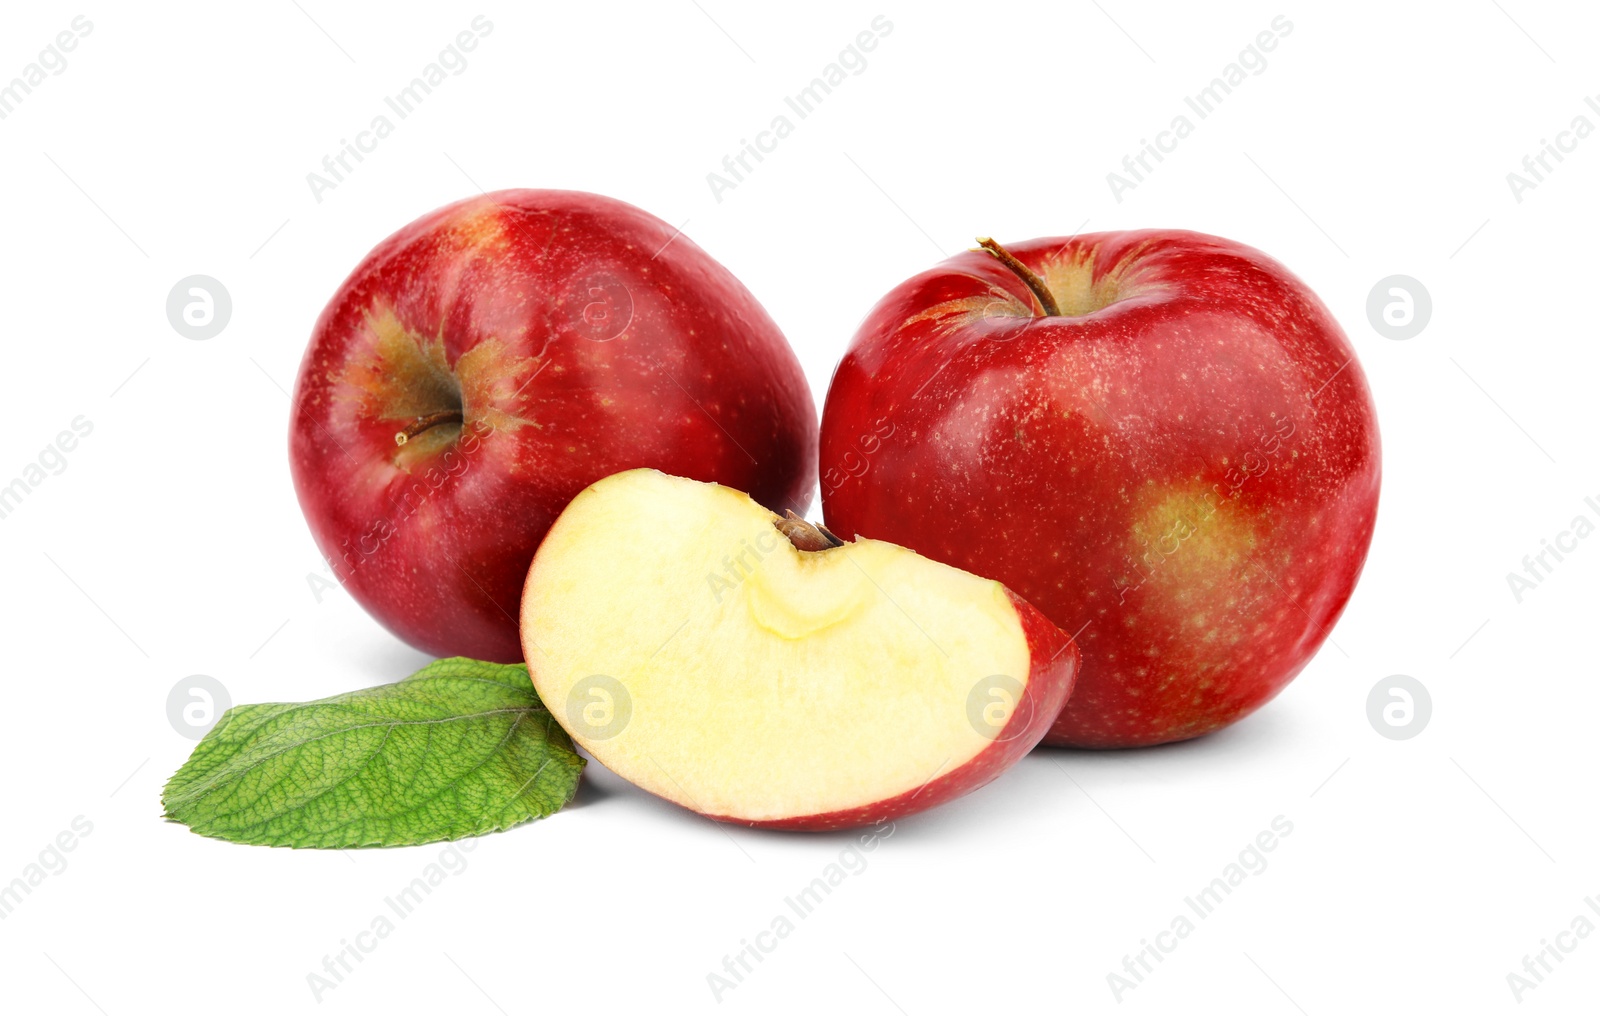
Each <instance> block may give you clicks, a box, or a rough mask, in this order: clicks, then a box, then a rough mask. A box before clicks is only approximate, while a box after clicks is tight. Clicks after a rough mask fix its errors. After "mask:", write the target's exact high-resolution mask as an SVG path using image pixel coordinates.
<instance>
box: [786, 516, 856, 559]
mask: <svg viewBox="0 0 1600 1016" xmlns="http://www.w3.org/2000/svg"><path fill="white" fill-rule="evenodd" d="M772 524H773V525H774V526H776V527H777V529H778V532H780V533H782V534H783V535H784V536H787V537H788V538H789V542H790V543H792V544H794V545H795V548H796V549H798V550H805V551H813V552H815V551H819V550H832V549H833V548H835V547H842V546H844V541H843V540H841V539H839V538H838V537H837V536H834V535H833V534H832V533H830V532H828V527H827V526H824V525H822V524H820V523H812V522H807V521H806V520H805V519H803V518H801V517H800V516H798V515H796V514H795V513H794V512H792V511H787V510H785V511H784V513H783V518H781V519H773V520H772Z"/></svg>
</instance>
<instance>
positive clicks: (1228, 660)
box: [821, 230, 1379, 747]
mask: <svg viewBox="0 0 1600 1016" xmlns="http://www.w3.org/2000/svg"><path fill="white" fill-rule="evenodd" d="M980 242H981V243H983V245H984V246H983V248H982V249H979V250H975V251H969V252H965V253H962V254H959V255H957V256H956V257H953V258H951V259H949V260H948V261H946V262H944V263H943V264H941V265H939V266H938V267H936V268H933V269H932V270H930V271H927V272H924V273H922V274H921V275H918V276H916V277H914V278H912V279H910V280H908V281H907V282H905V283H903V284H902V285H900V286H899V287H898V288H896V289H895V290H893V291H892V292H891V293H889V295H888V296H886V297H884V299H883V300H882V301H880V302H879V303H878V305H877V306H876V307H875V308H873V310H872V312H871V313H870V314H869V315H868V317H867V319H866V321H865V323H864V324H863V325H862V326H861V329H860V331H859V332H858V333H857V334H856V337H855V340H854V342H853V343H852V345H851V347H850V350H849V353H848V354H847V355H846V356H845V358H844V361H843V362H842V363H841V364H840V366H839V369H838V372H837V373H836V374H835V376H834V380H833V383H832V387H831V388H830V389H829V392H828V398H827V403H826V406H825V408H824V412H823V422H822V448H821V461H822V466H823V472H822V500H823V510H824V515H825V519H826V521H827V524H828V525H829V526H830V527H831V528H832V529H833V530H834V531H835V532H837V533H839V534H840V535H841V536H850V535H854V534H860V535H862V536H866V537H871V538H873V539H877V540H887V541H890V542H893V543H898V544H902V545H904V546H906V547H909V548H911V549H913V550H915V551H917V552H918V553H920V554H924V555H926V556H928V557H932V558H935V559H937V560H941V561H945V562H947V563H949V564H952V565H955V566H956V567H958V568H963V569H966V570H968V571H971V572H976V573H977V574H980V575H984V576H988V577H990V578H994V579H997V580H999V581H1000V582H1003V583H1005V585H1007V586H1008V587H1010V588H1011V589H1013V590H1015V591H1016V593H1017V594H1018V595H1019V596H1021V597H1023V598H1024V599H1026V600H1028V601H1029V602H1031V603H1033V604H1034V605H1035V606H1037V607H1038V608H1039V609H1040V610H1042V611H1043V612H1044V613H1045V615H1046V616H1047V617H1049V618H1050V619H1051V620H1052V621H1054V622H1055V623H1056V624H1057V625H1059V626H1061V627H1062V628H1063V629H1065V630H1066V631H1068V632H1073V633H1076V636H1077V640H1078V643H1079V645H1080V647H1081V648H1082V652H1083V670H1082V674H1081V676H1080V677H1079V679H1078V683H1077V688H1076V690H1075V691H1074V693H1073V695H1072V698H1071V699H1070V700H1069V701H1068V702H1067V704H1066V707H1065V708H1064V709H1063V711H1062V713H1061V715H1060V717H1059V718H1058V719H1057V720H1056V723H1055V725H1054V726H1053V727H1052V728H1051V731H1050V733H1049V735H1048V736H1047V737H1046V738H1045V740H1044V743H1045V744H1054V745H1071V746H1080V747H1126V746H1136V745H1151V744H1160V743H1162V742H1166V741H1176V740H1181V739H1184V738H1190V737H1196V736H1198V735H1201V734H1205V733H1207V732H1209V731H1213V730H1216V729H1218V728H1220V727H1223V726H1226V725H1228V724H1230V723H1232V722H1234V721H1235V720H1237V719H1239V718H1240V717H1243V716H1245V715H1246V714H1248V713H1250V712H1251V711H1252V710H1254V709H1256V708H1257V707H1259V706H1260V705H1262V704H1263V703H1264V702H1266V701H1267V700H1268V699H1270V698H1272V697H1273V696H1274V695H1276V694H1277V693H1278V692H1279V691H1280V690H1282V688H1283V687H1284V685H1285V684H1287V683H1288V682H1289V680H1290V679H1291V678H1293V677H1294V676H1295V675H1296V674H1297V673H1299V672H1300V670H1301V669H1302V668H1303V667H1304V666H1305V665H1306V663H1307V661H1309V660H1310V658H1311V656H1312V654H1313V653H1315V652H1316V650H1317V648H1318V646H1320V645H1321V644H1322V641H1323V640H1324V639H1325V638H1327V635H1328V631H1329V628H1330V627H1331V626H1332V625H1333V623H1334V621H1335V620H1336V619H1337V618H1338V616H1339V613H1340V611H1341V610H1342V609H1343V608H1344V605H1345V602H1346V601H1347V600H1348V599H1349V597H1350V593H1351V590H1352V588H1353V587H1354V586H1355V582H1356V578H1357V576H1358V575H1359V574H1360V571H1361V566H1362V563H1363V561H1364V560H1365V558H1366V553H1367V545H1368V543H1369V542H1370V541H1371V537H1372V527H1373V520H1374V517H1375V515H1376V512H1377V504H1378V483H1379V449H1378V425H1377V418H1376V413H1375V410H1374V408H1373V404H1372V397H1371V395H1370V393H1369V392H1368V390H1367V384H1366V380H1365V379H1364V377H1363V376H1362V373H1361V368H1360V366H1359V365H1357V363H1356V362H1355V353H1354V352H1353V351H1352V349H1351V347H1350V343H1349V342H1348V341H1347V340H1346V339H1345V336H1344V334H1343V332H1341V331H1340V329H1339V326H1338V324H1337V323H1336V322H1335V321H1334V319H1333V317H1332V316H1331V315H1330V314H1329V313H1328V310H1327V308H1326V307H1324V306H1323V305H1322V303H1321V301H1319V300H1318V299H1317V297H1316V296H1315V294H1313V293H1312V292H1311V291H1310V290H1309V289H1308V288H1307V287H1306V286H1305V284H1304V283H1302V282H1301V281H1300V280H1299V279H1297V278H1296V277H1295V276H1294V275H1292V274H1290V272H1289V271H1288V270H1287V269H1286V268H1284V267H1283V266H1282V265H1280V264H1278V263H1277V262H1276V261H1274V260H1272V259H1271V258H1269V257H1267V256H1266V255H1264V254H1262V253H1260V252H1259V251H1256V250H1253V249H1251V248H1249V247H1246V246H1244V245H1242V244H1238V243H1234V242H1232V241H1229V240H1224V239H1220V238H1218V237H1213V236H1204V235H1201V234H1198V233H1189V232H1182V231H1175V230H1141V231H1136V232H1122V233H1098V234H1086V235H1082V236H1075V237H1053V238H1048V239H1040V240H1032V241H1029V242H1027V243H1021V244H1015V245H1012V246H1011V247H1010V248H1009V249H1007V248H1006V247H1003V246H1001V245H999V244H996V243H994V242H993V241H980Z"/></svg>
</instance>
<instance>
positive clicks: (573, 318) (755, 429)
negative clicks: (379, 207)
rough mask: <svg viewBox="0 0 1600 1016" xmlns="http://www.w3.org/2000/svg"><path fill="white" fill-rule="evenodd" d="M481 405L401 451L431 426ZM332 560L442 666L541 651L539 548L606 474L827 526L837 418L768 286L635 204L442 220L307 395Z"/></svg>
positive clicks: (305, 425)
mask: <svg viewBox="0 0 1600 1016" xmlns="http://www.w3.org/2000/svg"><path fill="white" fill-rule="evenodd" d="M452 408H458V409H459V410H460V411H461V416H462V420H461V421H460V423H454V422H449V421H447V422H445V423H442V424H439V425H436V426H433V427H432V428H431V429H427V430H425V431H423V432H422V433H419V434H416V435H415V436H412V437H410V439H409V440H408V441H407V443H406V444H405V445H404V446H401V445H399V444H397V441H396V435H397V433H399V432H401V431H403V430H405V429H406V428H407V426H408V425H410V424H413V423H415V422H416V421H417V420H418V418H419V417H422V416H432V415H434V414H437V413H440V412H446V413H448V412H449V411H450V410H451V409H452ZM289 445H290V465H291V468H292V472H293V475H294V482H295V488H296V490H297V492H298V494H299V498H300V505H301V508H302V509H303V510H304V512H305V516H306V520H307V522H308V523H309V524H310V526H311V531H312V534H313V536H314V537H315V538H316V542H317V546H318V547H319V549H320V550H321V551H322V554H323V555H324V557H325V558H326V559H327V560H328V562H329V564H330V566H331V567H332V568H333V571H334V573H335V575H336V576H337V577H338V578H339V580H340V581H341V582H342V583H343V584H344V586H345V588H346V589H348V590H349V591H350V593H351V595H352V596H354V597H355V598H356V600H357V601H358V602H360V603H361V604H362V606H364V607H365V608H366V609H367V610H368V611H369V612H371V613H372V615H373V616H374V617H376V618H377V619H378V620H379V621H380V622H381V623H382V624H383V625H384V626H385V627H386V628H388V629H389V630H390V631H392V632H393V633H394V634H396V635H398V636H399V637H400V638H402V639H404V640H405V641H406V642H409V643H410V644H411V645H413V646H415V647H417V648H418V649H421V650H423V651H425V652H428V653H431V654H433V655H435V656H457V655H461V656H471V657H474V658H477V659H485V660H496V661H501V662H516V661H520V660H521V659H522V652H521V648H520V645H519V635H518V625H517V620H516V619H517V615H518V604H519V601H520V597H521V590H522V582H523V579H524V577H525V576H526V575H527V572H528V565H529V562H531V561H532V559H533V553H534V550H535V549H536V548H537V547H538V545H539V541H540V540H541V539H543V537H544V534H545V532H546V530H548V529H549V527H550V524H551V523H552V522H553V521H554V520H555V518H556V516H557V515H558V514H560V512H561V509H562V508H563V507H565V506H566V504H567V502H568V501H569V500H571V499H572V497H573V496H575V495H576V494H577V493H578V492H579V491H581V490H582V489H583V488H584V487H586V486H588V485H589V484H590V483H593V482H594V481H596V480H598V479H600V478H601V477H604V476H607V475H609V474H611V473H615V472H619V471H621V470H624V469H630V468H633V467H637V466H651V467H655V468H658V469H661V470H664V471H667V472H671V473H675V474H678V475H682V476H688V477H692V478H694V479H698V480H711V481H716V482H718V483H722V484H726V485H727V486H730V487H734V488H736V489H739V490H744V491H748V492H749V493H750V495H751V496H752V497H753V498H755V499H756V500H757V501H759V502H761V503H762V504H763V505H765V506H767V507H768V508H771V509H772V510H774V511H778V512H780V513H781V512H782V511H783V510H784V509H786V508H787V509H793V510H794V511H796V512H798V513H801V514H804V512H805V510H806V507H807V506H808V504H809V502H810V499H811V490H812V487H813V485H814V483H815V477H816V465H815V462H816V446H817V424H816V410H815V407H814V404H813V403H812V400H811V394H810V390H809V387H808V385H807V383H806V380H805V377H804V374H803V373H802V371H801V369H800V365H799V362H798V361H797V360H796V359H795V356H794V353H793V351H792V350H791V349H790V348H789V345H788V343H787V342H786V341H785V340H784V337H783V334H782V333H781V332H780V331H779V330H778V327H777V325H776V324H774V323H773V321H772V319H771V318H770V317H768V316H767V313H766V312H765V311H764V310H763V309H762V308H761V305H760V304H759V303H757V302H756V300H755V298H754V297H753V296H751V294H750V292H749V291H748V290H746V289H745V288H744V286H743V285H741V284H740V283H739V281H738V280H737V279H735V278H734V277H733V275H732V274H730V273H729V272H728V271H727V269H725V268H723V267H722V266H721V265H720V264H718V263H717V262H716V261H714V260H712V258H711V257H710V256H709V255H707V254H706V253H705V252H704V251H702V250H701V249H700V248H699V247H696V246H695V245H694V244H693V243H692V242H690V240H689V239H688V238H687V237H685V236H682V235H679V234H678V233H677V231H676V230H675V229H674V228H673V227H672V226H670V225H668V224H667V223H665V222H663V221H661V220H660V219H657V218H656V217H654V216H652V215H650V214H648V213H646V212H644V211H641V210H640V209H638V208H635V207H633V206H631V205H628V204H625V203H623V202H621V201H616V200H614V199H611V198H606V197H601V196H598V195H594V194H584V193H579V192H575V191H553V190H508V191H500V192H498V193H494V194H487V195H483V196H481V197H474V198H469V199H467V200H465V201H460V202H457V203H455V204H452V205H449V206H447V207H444V208H441V209H439V210H437V211H435V212H432V213H430V214H428V215H425V216H423V217H422V218H420V219H418V220H417V221H416V222H413V223H412V224H411V225H409V226H406V227H405V228H404V229H402V230H400V231H399V232H398V233H395V234H394V235H393V236H391V237H389V238H388V239H387V240H385V241H383V242H382V243H381V244H379V245H378V246H377V247H376V248H375V249H374V250H373V251H372V252H371V253H370V254H369V255H367V257H366V259H365V260H363V261H362V262H361V264H360V265H359V266H358V267H357V268H356V269H355V271H354V272H352V273H351V274H350V277H349V278H348V279H346V280H345V282H344V284H343V285H342V286H341V287H340V288H339V291H338V293H336V294H335V295H334V297H333V299H332V301H331V302H329V304H328V306H327V308H326V309H325V310H324V311H323V313H322V316H321V317H320V318H319V319H318V321H317V324H316V328H315V330H314V332H313V334H312V338H311V344H310V347H309V348H308V349H307V350H306V354H305V358H304V360H303V361H302V363H301V366H300V373H299V378H298V380H297V381H296V383H295V391H294V396H293V411H292V421H291V426H290V439H289Z"/></svg>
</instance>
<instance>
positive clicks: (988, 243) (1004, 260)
mask: <svg viewBox="0 0 1600 1016" xmlns="http://www.w3.org/2000/svg"><path fill="white" fill-rule="evenodd" d="M973 250H982V251H988V252H989V253H990V254H992V255H994V256H995V258H996V259H998V260H999V262H1000V263H1001V264H1003V265H1005V266H1006V267H1007V268H1009V269H1011V271H1012V272H1013V273H1015V274H1016V276H1017V278H1019V279H1021V280H1022V281H1023V282H1025V283H1027V285H1028V288H1029V289H1031V290H1033V295H1034V297H1035V298H1037V299H1038V301H1039V306H1040V307H1042V308H1043V309H1044V316H1045V317H1060V316H1061V308H1060V306H1059V305H1057V303H1056V298H1055V297H1054V296H1053V295H1051V293H1050V287H1049V286H1046V285H1045V284H1044V280H1043V279H1041V278H1039V276H1037V275H1035V274H1034V273H1033V270H1032V269H1031V268H1029V267H1028V266H1027V265H1025V264H1023V263H1022V262H1021V261H1018V260H1017V257H1016V255H1015V254H1012V253H1011V252H1010V251H1008V250H1006V249H1005V248H1004V247H1002V246H1000V245H999V244H998V243H995V242H994V240H993V239H992V238H990V237H987V236H980V237H978V246H976V247H974V248H973Z"/></svg>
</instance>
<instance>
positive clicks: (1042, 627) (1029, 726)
mask: <svg viewBox="0 0 1600 1016" xmlns="http://www.w3.org/2000/svg"><path fill="white" fill-rule="evenodd" d="M1006 595H1007V596H1008V597H1010V600H1011V605H1012V606H1013V607H1015V608H1016V611H1017V618H1018V620H1020V621H1021V622H1022V630H1023V633H1024V635H1026V636H1027V639H1028V656H1029V660H1030V666H1029V668H1028V681H1027V683H1026V684H1024V685H1023V688H1022V698H1021V700H1020V701H1019V702H1018V703H1017V707H1016V708H1015V709H1014V710H1012V712H1011V718H1010V719H1009V720H1007V721H1006V725H1005V726H1004V727H1002V728H1001V729H1000V732H999V733H998V734H996V735H995V738H994V740H993V741H991V742H990V743H989V746H988V747H986V748H984V749H983V750H982V751H980V752H978V754H976V755H974V756H973V757H972V758H970V759H968V760H967V761H966V762H964V763H963V764H961V765H960V766H957V767H956V768H954V769H952V770H950V771H949V772H947V773H942V774H939V775H937V776H934V777H933V778H931V779H930V780H929V781H928V782H927V783H925V784H923V785H922V786H921V787H918V788H917V789H916V790H908V791H906V792H905V793H903V794H900V795H898V796H896V797H891V798H889V799H888V800H885V801H877V802H874V803H873V804H867V805H862V806H861V807H859V808H848V809H845V810H842V811H830V812H824V813H822V814H818V815H801V816H797V817H794V818H785V819H775V820H773V821H769V822H750V821H746V820H744V819H736V818H727V817H723V816H717V815H711V816H708V817H709V818H712V819H715V820H716V821H718V822H728V823H731V824H735V825H746V826H751V827H753V828H761V829H787V830H791V831H797V832H829V831H832V830H835V829H853V828H855V827H857V826H867V825H875V824H877V823H880V822H893V821H895V820H896V819H900V818H904V817H906V816H907V815H911V814H914V813H916V812H919V811H927V810H928V809H929V808H933V807H936V806H938V805H941V804H944V803H945V802H946V801H953V800H955V799H956V798H958V797H961V796H962V795H964V794H970V793H972V791H974V790H977V789H978V788H979V787H982V786H984V785H985V784H987V783H990V782H992V781H993V780H994V779H995V778H996V777H997V776H999V775H1000V774H1001V773H1003V772H1005V771H1006V770H1007V769H1010V768H1011V767H1012V766H1014V765H1016V764H1017V761H1018V760H1020V759H1021V758H1022V756H1024V755H1026V754H1027V753H1028V752H1030V751H1032V750H1033V749H1034V747H1035V746H1036V745H1037V744H1038V743H1039V740H1040V738H1042V737H1044V736H1045V733H1046V732H1047V731H1049V729H1050V725H1051V723H1052V721H1053V720H1054V718H1055V717H1056V716H1057V715H1058V714H1059V713H1060V712H1061V707H1062V705H1063V704H1065V703H1066V701H1067V697H1068V696H1069V695H1071V694H1072V686H1073V682H1074V681H1075V680H1076V679H1077V677H1078V673H1079V667H1080V662H1081V656H1080V654H1079V650H1078V646H1077V644H1076V643H1075V642H1074V641H1073V640H1072V636H1070V635H1068V634H1067V633H1066V632H1064V631H1062V630H1061V629H1060V628H1058V627H1056V626H1055V625H1054V624H1051V623H1050V619H1049V618H1047V617H1045V616H1044V615H1043V614H1041V613H1039V611H1038V610H1037V609H1035V608H1034V607H1033V605H1031V604H1029V603H1028V602H1027V601H1026V600H1023V599H1021V598H1020V597H1018V596H1017V594H1016V593H1013V592H1011V591H1010V590H1009V589H1008V590H1006ZM888 736H892V732H889V735H888Z"/></svg>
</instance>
